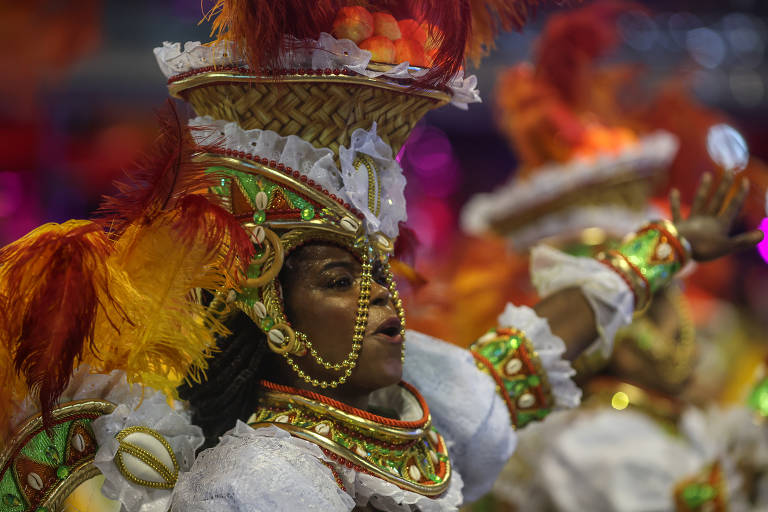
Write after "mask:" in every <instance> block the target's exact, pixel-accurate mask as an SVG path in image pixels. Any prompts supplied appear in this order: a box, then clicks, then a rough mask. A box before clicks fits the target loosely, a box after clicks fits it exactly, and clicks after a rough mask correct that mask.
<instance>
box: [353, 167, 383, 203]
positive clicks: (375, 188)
mask: <svg viewBox="0 0 768 512" xmlns="http://www.w3.org/2000/svg"><path fill="white" fill-rule="evenodd" d="M361 165H363V166H365V168H366V169H367V170H368V210H370V211H371V212H373V214H374V215H375V216H377V217H378V216H379V212H380V211H381V176H380V175H379V173H378V172H377V169H376V164H375V163H374V161H373V158H371V157H370V156H368V155H366V154H360V156H358V157H357V158H356V159H355V161H354V162H353V163H352V166H353V167H354V168H355V170H358V168H359V167H360V166H361Z"/></svg>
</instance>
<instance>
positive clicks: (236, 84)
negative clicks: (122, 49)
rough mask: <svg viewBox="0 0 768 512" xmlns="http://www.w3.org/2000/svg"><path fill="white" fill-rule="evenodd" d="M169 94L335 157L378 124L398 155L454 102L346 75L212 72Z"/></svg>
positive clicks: (436, 93) (202, 109) (244, 125)
mask: <svg viewBox="0 0 768 512" xmlns="http://www.w3.org/2000/svg"><path fill="white" fill-rule="evenodd" d="M170 90H171V93H172V94H173V95H175V96H177V97H180V98H182V99H184V100H186V101H187V102H189V103H190V104H191V105H192V106H193V107H194V109H195V111H196V112H197V114H198V115H209V116H211V117H214V118H216V119H224V120H227V121H234V122H236V123H238V124H239V125H240V126H241V127H242V128H244V129H246V130H251V129H256V128H258V129H262V130H272V131H274V132H277V133H279V134H280V135H283V136H287V135H297V136H299V137H301V138H302V139H304V140H306V141H308V142H310V143H311V144H313V145H314V146H315V147H318V148H330V149H331V150H332V151H333V152H334V153H335V154H336V155H337V156H338V152H339V147H340V146H346V147H349V146H350V138H351V136H352V132H354V131H355V130H356V129H358V128H363V129H365V130H368V129H370V127H371V124H372V123H373V122H374V121H375V122H376V123H377V133H378V135H379V136H380V137H381V138H382V139H384V141H385V142H387V143H388V144H389V145H390V146H391V147H392V150H393V151H394V152H395V154H396V153H397V152H398V151H399V150H400V148H401V147H402V145H403V144H404V143H405V140H406V139H407V138H408V135H409V134H410V133H411V130H412V129H413V127H414V125H415V124H416V123H417V122H418V121H419V119H421V118H422V116H424V114H426V113H427V112H428V111H429V110H431V109H433V108H437V107H439V106H442V105H444V104H446V103H447V102H448V101H449V100H450V97H449V96H448V94H446V93H443V92H441V91H430V90H423V89H417V88H412V87H408V86H406V85H402V84H399V83H396V82H390V81H385V80H381V79H370V78H366V77H356V76H355V77H352V76H347V75H331V76H328V75H326V76H286V77H280V79H279V80H274V79H268V78H260V77H252V76H242V75H235V74H227V73H222V72H213V73H205V74H201V75H195V76H193V77H190V78H187V79H183V80H181V81H179V82H175V83H172V84H171V85H170Z"/></svg>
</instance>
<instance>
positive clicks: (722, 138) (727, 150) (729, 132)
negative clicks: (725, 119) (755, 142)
mask: <svg viewBox="0 0 768 512" xmlns="http://www.w3.org/2000/svg"><path fill="white" fill-rule="evenodd" d="M707 152H708V153H709V156H710V158H712V160H714V162H715V163H716V164H717V165H719V166H720V167H722V168H723V169H725V170H727V171H731V172H739V171H741V170H743V169H744V168H745V167H746V166H747V163H749V149H748V148H747V141H745V140H744V137H742V136H741V134H740V133H739V132H738V131H736V129H735V128H733V127H732V126H730V125H727V124H717V125H715V126H713V127H711V128H710V129H709V132H708V133H707Z"/></svg>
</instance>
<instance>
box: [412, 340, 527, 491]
mask: <svg viewBox="0 0 768 512" xmlns="http://www.w3.org/2000/svg"><path fill="white" fill-rule="evenodd" d="M406 340H407V341H406V345H405V346H406V357H405V367H404V372H403V379H404V380H405V381H406V382H409V383H411V384H413V385H414V386H416V388H417V389H418V390H419V392H420V393H421V394H422V395H423V396H424V399H425V400H426V402H427V405H428V406H429V410H430V413H431V414H432V421H433V424H434V425H435V428H437V430H438V431H439V432H440V433H441V434H442V435H443V436H444V437H445V438H446V439H447V440H448V443H449V453H450V455H451V460H452V462H453V465H454V468H455V469H456V470H457V471H458V472H459V473H460V474H461V476H462V478H463V480H464V500H465V502H471V501H474V500H476V499H478V498H480V497H481V496H482V495H484V494H485V493H487V492H488V491H489V490H490V489H491V486H492V485H493V482H494V480H496V477H497V475H498V474H499V472H500V471H501V469H502V467H504V463H505V462H506V461H507V459H509V457H510V456H511V455H512V453H513V452H514V450H515V444H516V440H517V437H516V435H515V432H514V430H513V429H512V427H511V426H510V419H509V412H508V411H507V407H506V405H505V404H504V401H503V400H502V399H501V397H500V396H499V394H498V393H496V384H495V383H494V381H493V379H491V377H489V376H488V375H486V374H484V373H482V372H481V371H479V370H478V369H477V366H476V364H475V360H474V358H473V357H472V355H471V354H470V353H469V352H468V351H467V350H464V349H461V348H459V347H457V346H455V345H451V344H450V343H446V342H444V341H440V340H438V339H435V338H432V337H430V336H427V335H426V334H422V333H419V332H416V331H408V332H407V333H406Z"/></svg>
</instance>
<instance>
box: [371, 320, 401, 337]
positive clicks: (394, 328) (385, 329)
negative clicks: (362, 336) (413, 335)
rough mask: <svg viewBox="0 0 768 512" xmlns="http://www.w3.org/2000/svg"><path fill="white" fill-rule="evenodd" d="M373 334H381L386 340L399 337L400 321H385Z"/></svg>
mask: <svg viewBox="0 0 768 512" xmlns="http://www.w3.org/2000/svg"><path fill="white" fill-rule="evenodd" d="M373 334H383V335H384V336H386V337H388V338H396V337H400V320H398V319H397V318H390V319H388V320H385V321H384V322H382V323H381V325H379V327H378V329H376V331H375V332H374V333H373Z"/></svg>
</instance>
